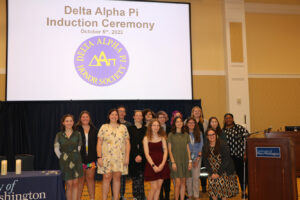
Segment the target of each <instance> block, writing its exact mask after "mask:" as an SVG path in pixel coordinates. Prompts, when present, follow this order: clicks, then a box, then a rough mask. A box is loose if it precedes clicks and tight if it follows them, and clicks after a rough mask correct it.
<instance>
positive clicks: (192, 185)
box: [186, 117, 203, 200]
mask: <svg viewBox="0 0 300 200" xmlns="http://www.w3.org/2000/svg"><path fill="white" fill-rule="evenodd" d="M186 127H187V130H188V133H189V137H190V143H189V147H190V151H191V159H192V161H193V164H192V165H193V168H192V177H190V178H188V179H187V181H186V185H187V192H188V195H189V199H192V198H193V197H194V199H196V200H198V199H199V186H200V180H199V176H200V168H201V160H202V159H201V158H202V147H203V134H202V132H201V131H200V129H199V126H198V124H197V122H196V120H195V119H194V118H192V117H189V118H188V119H187V120H186Z"/></svg>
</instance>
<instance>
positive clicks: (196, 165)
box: [193, 158, 199, 168]
mask: <svg viewBox="0 0 300 200" xmlns="http://www.w3.org/2000/svg"><path fill="white" fill-rule="evenodd" d="M198 164H199V160H198V158H197V159H196V160H195V161H194V162H193V167H194V168H196V167H198Z"/></svg>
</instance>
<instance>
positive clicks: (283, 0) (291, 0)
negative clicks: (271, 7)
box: [245, 0, 300, 5]
mask: <svg viewBox="0 0 300 200" xmlns="http://www.w3.org/2000/svg"><path fill="white" fill-rule="evenodd" d="M245 2H246V3H272V4H287V5H297V4H300V1H299V0H245Z"/></svg>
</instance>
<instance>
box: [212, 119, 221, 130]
mask: <svg viewBox="0 0 300 200" xmlns="http://www.w3.org/2000/svg"><path fill="white" fill-rule="evenodd" d="M218 125H219V122H218V121H217V120H216V119H212V120H211V121H210V126H211V127H212V128H213V129H215V130H216V129H217V127H218Z"/></svg>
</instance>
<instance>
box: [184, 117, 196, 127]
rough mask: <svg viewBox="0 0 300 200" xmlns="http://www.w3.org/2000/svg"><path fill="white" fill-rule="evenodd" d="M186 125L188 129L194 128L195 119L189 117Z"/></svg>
mask: <svg viewBox="0 0 300 200" xmlns="http://www.w3.org/2000/svg"><path fill="white" fill-rule="evenodd" d="M186 124H187V127H188V128H189V130H194V128H195V125H196V124H195V121H194V120H192V119H190V120H189V121H187V123H186Z"/></svg>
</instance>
